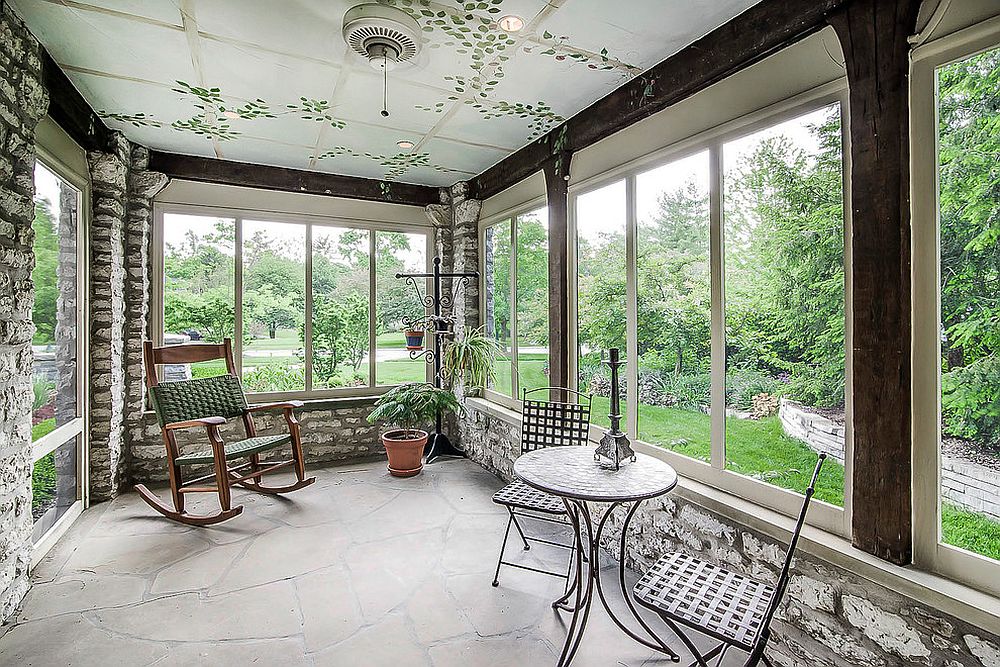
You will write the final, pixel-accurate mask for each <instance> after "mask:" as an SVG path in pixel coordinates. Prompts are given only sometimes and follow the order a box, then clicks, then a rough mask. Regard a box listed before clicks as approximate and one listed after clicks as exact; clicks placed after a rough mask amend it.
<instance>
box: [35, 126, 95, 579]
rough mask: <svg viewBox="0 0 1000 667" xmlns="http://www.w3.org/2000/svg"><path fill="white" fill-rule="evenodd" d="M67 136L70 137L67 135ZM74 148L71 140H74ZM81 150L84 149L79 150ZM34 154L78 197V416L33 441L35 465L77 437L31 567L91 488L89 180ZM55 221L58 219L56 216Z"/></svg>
mask: <svg viewBox="0 0 1000 667" xmlns="http://www.w3.org/2000/svg"><path fill="white" fill-rule="evenodd" d="M67 141H68V139H67ZM74 148H75V145H74ZM80 150H81V152H82V149H80ZM35 151H36V159H37V161H38V162H40V163H41V164H42V165H43V166H44V167H45V168H46V169H48V170H49V171H51V172H52V173H53V174H55V175H56V176H57V177H59V178H60V179H62V180H63V181H65V182H66V183H68V184H69V185H70V186H72V187H73V188H75V189H76V190H77V191H78V192H79V193H80V197H79V200H78V202H77V205H78V209H77V216H76V267H77V276H76V281H77V282H76V321H77V332H76V364H77V377H76V383H77V387H76V398H77V406H76V409H77V417H76V418H74V419H73V420H71V421H69V422H68V423H66V424H63V425H62V426H60V427H58V428H57V429H55V430H54V431H52V432H51V433H48V434H46V435H44V436H42V437H41V438H39V439H38V440H36V441H34V442H33V443H31V463H32V466H34V464H35V463H37V462H38V460H39V459H41V458H42V457H44V456H47V455H48V454H50V453H51V452H54V451H55V450H56V449H58V448H59V447H61V446H62V445H64V444H66V443H67V442H71V441H72V440H73V438H76V439H77V453H76V501H75V502H74V503H73V504H72V505H70V506H69V508H67V509H66V511H65V512H63V515H62V516H61V517H59V518H58V519H57V520H56V522H55V523H54V524H52V526H51V527H50V528H49V529H48V530H47V531H45V533H44V534H42V535H41V536H39V537H38V539H37V540H35V543H34V545H33V549H32V552H31V565H30V567H31V569H34V567H35V566H36V565H37V564H38V563H39V562H41V560H42V558H44V557H45V555H46V554H48V552H49V551H50V550H51V549H52V547H54V546H55V544H56V542H58V541H59V538H61V537H62V536H63V535H64V534H65V533H66V531H67V530H69V528H70V526H71V525H72V524H73V522H74V521H76V519H77V518H78V517H79V516H80V514H82V513H83V510H84V509H86V508H87V507H88V506H89V505H90V493H89V487H90V485H89V483H88V474H87V472H88V470H89V469H90V464H89V454H90V440H89V427H90V418H89V414H90V410H89V409H88V406H89V404H90V402H89V389H88V384H89V383H88V379H89V378H90V372H89V369H90V361H89V359H90V357H89V354H88V350H89V341H90V326H89V319H88V313H89V312H90V290H89V289H88V286H89V284H90V262H89V261H88V258H89V257H90V252H89V247H90V245H89V239H90V235H89V234H88V233H87V230H88V229H90V213H91V205H90V179H89V176H88V175H84V174H79V173H77V172H76V171H75V170H74V169H72V168H71V167H70V166H69V165H70V164H71V161H70V160H69V159H68V156H67V158H66V159H64V158H63V157H61V156H60V155H59V154H58V152H59V151H57V150H56V149H55V148H53V149H52V150H51V151H50V150H49V149H48V148H46V147H44V146H42V145H36V147H35ZM57 222H58V221H57Z"/></svg>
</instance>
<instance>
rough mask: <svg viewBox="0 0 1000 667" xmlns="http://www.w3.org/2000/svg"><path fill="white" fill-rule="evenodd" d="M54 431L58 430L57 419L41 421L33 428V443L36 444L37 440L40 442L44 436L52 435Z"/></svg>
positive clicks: (51, 418)
mask: <svg viewBox="0 0 1000 667" xmlns="http://www.w3.org/2000/svg"><path fill="white" fill-rule="evenodd" d="M54 430H56V418H55V417H50V418H49V419H46V420H44V421H40V422H38V423H37V424H35V425H34V426H32V427H31V441H32V442H34V441H35V440H38V439H39V438H41V437H42V436H45V435H48V434H49V433H52V431H54Z"/></svg>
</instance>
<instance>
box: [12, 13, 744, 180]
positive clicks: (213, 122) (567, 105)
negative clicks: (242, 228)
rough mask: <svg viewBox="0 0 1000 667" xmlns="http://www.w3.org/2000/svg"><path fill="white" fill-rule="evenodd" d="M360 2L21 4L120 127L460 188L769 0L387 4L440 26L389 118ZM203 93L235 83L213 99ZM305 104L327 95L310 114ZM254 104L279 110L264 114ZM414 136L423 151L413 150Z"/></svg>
mask: <svg viewBox="0 0 1000 667" xmlns="http://www.w3.org/2000/svg"><path fill="white" fill-rule="evenodd" d="M360 1H361V0H356V1H352V0H13V2H11V4H13V6H14V7H15V9H16V10H17V12H18V14H19V15H20V16H21V17H22V18H23V19H24V20H25V22H26V23H27V24H28V27H29V28H30V29H31V30H32V32H33V33H34V34H35V35H36V36H37V37H38V38H39V39H40V40H41V42H42V43H43V44H44V45H45V47H46V49H48V51H49V53H50V54H51V55H52V57H53V58H54V59H55V61H56V62H57V63H58V64H59V65H60V66H61V67H62V68H63V69H64V70H65V71H66V73H67V74H68V75H69V78H70V79H71V80H72V81H73V83H74V85H76V87H77V88H78V89H79V91H80V92H81V93H82V94H83V96H84V98H86V100H87V101H88V102H89V103H90V105H91V106H92V107H93V108H94V109H95V110H97V112H98V113H99V114H100V115H101V116H103V117H104V119H105V122H106V123H107V124H108V125H109V126H110V127H112V128H114V129H119V130H121V131H123V132H124V133H125V134H126V136H128V137H129V139H132V140H133V141H136V142H139V143H141V144H143V145H146V146H149V147H151V148H156V149H160V150H163V151H169V152H175V153H185V154H190V155H202V156H209V157H220V158H225V159H229V160H236V161H241V162H254V163H259V164H268V165H276V166H284V167H294V168H298V169H314V170H318V171H324V172H330V173H337V174H347V175H352V176H365V177H369V178H389V179H391V180H398V181H404V182H409V183H422V184H426V185H448V184H451V183H454V182H455V181H459V180H464V179H466V178H469V177H471V176H473V175H475V174H478V173H480V172H482V171H483V170H484V169H486V168H487V167H489V166H491V165H493V164H495V163H496V162H499V161H500V160H502V159H503V158H504V157H506V156H507V155H509V154H510V153H512V152H513V151H515V150H517V149H518V148H520V147H522V146H523V145H525V144H526V143H528V142H530V141H531V140H532V139H534V138H536V137H537V136H539V135H540V134H542V133H544V132H545V131H546V130H548V129H549V128H551V127H553V126H555V125H556V124H558V123H559V122H561V121H562V120H563V119H565V118H569V117H570V116H572V115H573V114H575V113H576V112H578V111H580V110H581V109H583V108H585V107H586V106H588V105H589V104H591V103H592V102H594V101H596V100H598V99H600V98H601V97H603V96H604V95H606V94H607V93H609V92H611V91H612V90H614V89H615V88H617V87H619V86H620V85H622V84H623V83H625V82H626V81H627V80H628V79H629V78H631V77H633V76H636V75H637V74H639V73H640V72H642V71H644V70H646V69H648V68H649V67H651V66H652V65H654V64H656V63H658V62H659V61H661V60H663V59H664V58H666V57H667V56H669V55H671V54H673V53H675V52H677V51H678V50H680V49H681V48H683V47H684V46H686V45H688V44H690V43H691V42H692V41H694V40H696V39H697V38H698V37H700V36H702V35H704V34H706V33H707V32H710V31H711V30H712V29H714V28H716V27H717V26H719V25H721V24H723V23H725V22H726V21H728V20H729V19H731V18H733V17H735V16H737V15H738V14H740V13H741V12H743V11H744V10H746V9H747V8H748V7H750V6H751V5H753V4H755V2H756V1H757V0H548V1H547V2H546V1H545V0H486V1H485V2H484V1H481V0H476V1H468V2H461V1H459V0H381V2H380V4H388V5H394V6H397V7H399V8H401V9H404V10H407V11H408V12H409V13H411V14H412V15H413V16H414V17H416V18H417V20H418V21H419V23H420V25H421V27H422V29H423V38H424V44H423V48H422V49H421V52H420V54H419V55H418V57H417V58H416V60H415V62H414V63H413V64H411V65H408V66H404V67H400V68H399V69H397V70H395V71H394V72H391V73H390V75H389V110H390V112H391V115H390V116H389V118H382V117H381V116H380V114H379V111H380V109H381V100H382V85H381V84H382V81H381V74H380V73H378V72H376V71H375V70H373V69H371V68H370V67H369V66H368V64H367V63H366V62H365V61H364V60H363V59H362V58H360V57H359V56H356V55H355V54H354V53H353V52H351V51H350V50H349V49H348V48H347V45H346V44H345V43H344V40H343V38H342V37H341V25H342V20H343V16H344V13H345V12H346V11H347V10H348V9H349V8H350V7H352V6H353V5H355V4H359V3H360ZM507 14H515V15H518V16H521V17H523V18H524V21H525V23H526V26H525V29H524V30H522V31H520V32H518V33H513V34H511V35H509V36H504V35H502V33H501V32H500V30H499V28H498V27H496V26H495V21H496V19H497V18H498V17H500V16H504V15H507ZM484 20H485V21H484ZM487 22H489V24H488V25H487ZM442 24H443V25H442ZM481 26H483V27H481ZM491 36H492V40H493V41H490V40H491ZM463 38H464V39H463ZM508 38H509V40H512V42H513V43H508ZM463 41H465V42H467V44H463V43H462V42H463ZM468 44H471V45H472V48H470V47H469V46H468ZM477 47H479V48H480V52H479V53H477ZM477 56H482V57H477ZM478 63H485V64H484V65H483V66H481V67H480V66H479V65H478ZM480 75H481V79H480V81H482V85H481V86H480V90H473V86H470V85H469V84H468V83H467V84H466V86H465V89H464V90H463V91H462V92H458V91H457V90H456V88H459V87H461V83H462V80H465V81H466V82H468V81H470V80H471V79H473V78H474V77H477V76H480ZM490 82H496V83H495V84H493V85H488V84H489V83H490ZM192 88H201V89H204V90H211V89H218V93H217V96H211V97H206V96H205V95H204V94H203V95H202V97H201V98H199V96H198V94H196V93H193V92H192ZM480 93H485V96H483V95H481V94H480ZM303 100H306V101H307V102H306V104H310V105H319V106H318V107H316V106H314V107H313V108H312V110H311V111H310V109H304V108H303ZM249 102H257V103H259V104H262V105H264V107H265V108H266V112H267V114H269V115H272V116H274V117H268V116H267V115H258V116H257V117H252V116H253V115H254V112H253V110H252V109H250V108H249V107H247V104H248V103H249ZM477 102H478V104H476V103H477ZM522 105H523V106H522ZM529 105H530V106H529ZM222 110H235V111H237V112H239V113H240V114H241V117H240V118H236V119H229V118H226V117H224V116H223V115H222V114H221V111H222ZM401 139H408V140H411V141H413V142H414V143H415V146H414V148H413V149H412V150H407V151H402V150H400V149H399V148H398V147H397V146H396V142H397V141H399V140H401Z"/></svg>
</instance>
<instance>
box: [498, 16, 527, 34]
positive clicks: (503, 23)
mask: <svg viewBox="0 0 1000 667" xmlns="http://www.w3.org/2000/svg"><path fill="white" fill-rule="evenodd" d="M497 25H498V26H500V28H501V29H502V30H503V31H504V32H518V31H519V30H522V29H523V28H524V19H522V18H521V17H520V16H515V15H514V14H508V15H507V16H501V17H500V20H499V21H497Z"/></svg>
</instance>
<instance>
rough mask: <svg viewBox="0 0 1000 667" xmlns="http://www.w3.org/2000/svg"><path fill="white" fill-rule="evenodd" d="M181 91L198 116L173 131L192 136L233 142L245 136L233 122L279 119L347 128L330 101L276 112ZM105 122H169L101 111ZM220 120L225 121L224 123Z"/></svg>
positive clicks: (303, 101)
mask: <svg viewBox="0 0 1000 667" xmlns="http://www.w3.org/2000/svg"><path fill="white" fill-rule="evenodd" d="M176 83H177V88H172V89H171V90H172V91H173V92H175V93H180V94H181V95H183V96H184V97H186V98H193V100H194V108H195V109H198V111H199V112H200V113H196V114H195V115H193V116H192V117H191V118H182V119H177V120H175V121H173V122H171V123H170V124H169V125H170V127H172V128H174V129H175V130H178V131H181V132H191V133H192V134H197V135H199V136H202V137H205V138H206V139H215V140H217V141H232V140H233V139H235V138H236V137H238V136H240V135H241V134H242V133H241V132H240V131H238V130H234V129H233V127H232V124H231V123H230V122H229V119H233V120H245V121H254V120H257V119H260V118H278V117H279V116H296V117H298V118H301V119H302V120H305V121H311V122H316V123H326V124H328V125H330V127H333V128H335V129H338V130H343V129H344V128H345V127H347V123H345V122H344V121H342V120H340V119H339V118H337V117H336V116H334V115H333V113H332V112H331V111H332V109H333V107H332V106H331V105H330V102H329V101H328V100H317V99H311V98H307V97H300V98H299V100H298V102H295V103H292V104H281V105H278V107H277V108H273V107H272V106H271V105H270V104H269V103H268V102H266V101H265V100H263V99H261V98H259V97H258V98H257V99H255V100H239V101H237V102H227V101H226V98H225V97H224V96H223V94H222V89H221V88H203V87H201V86H192V85H191V84H189V83H186V82H184V81H177V82H176ZM97 113H98V115H99V116H100V117H101V118H104V119H107V120H114V121H118V122H119V123H124V124H128V125H132V126H133V127H163V126H164V125H165V124H166V121H162V120H159V119H157V118H155V117H154V116H153V115H152V114H147V113H141V112H140V113H122V112H110V111H106V110H100V111H98V112H97ZM220 116H221V117H222V118H221V119H220Z"/></svg>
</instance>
